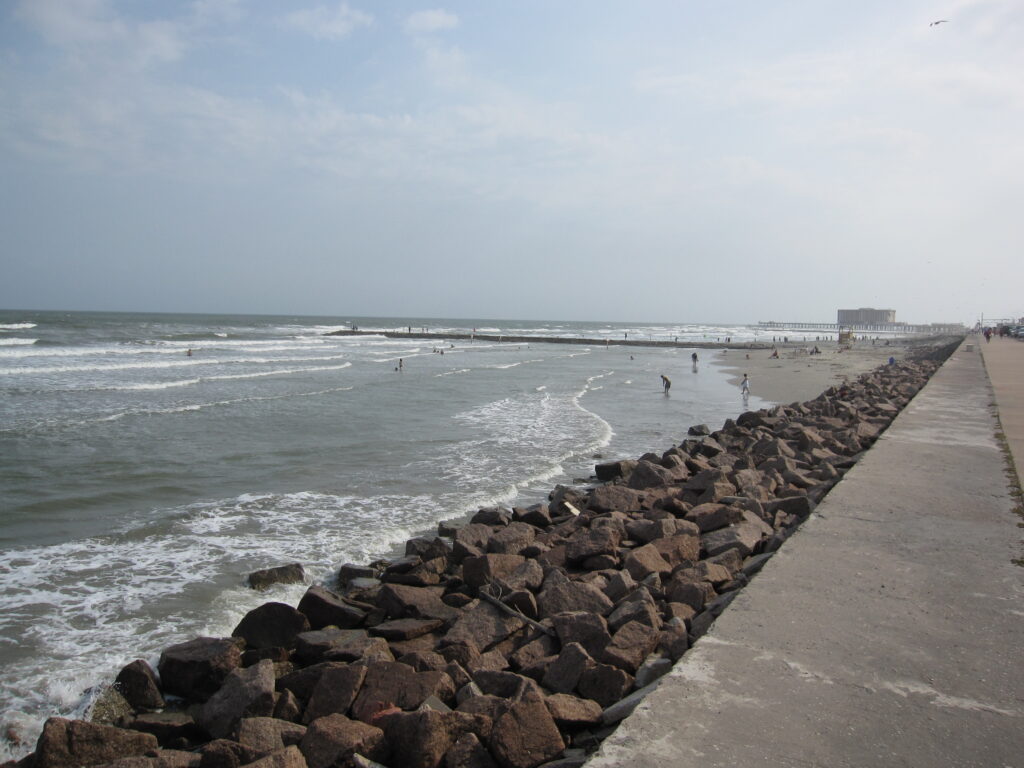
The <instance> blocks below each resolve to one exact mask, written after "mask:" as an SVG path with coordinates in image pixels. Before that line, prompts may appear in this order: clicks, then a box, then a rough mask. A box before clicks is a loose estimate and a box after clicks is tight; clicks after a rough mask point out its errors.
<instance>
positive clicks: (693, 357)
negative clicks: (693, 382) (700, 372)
mask: <svg viewBox="0 0 1024 768" xmlns="http://www.w3.org/2000/svg"><path fill="white" fill-rule="evenodd" d="M690 362H692V363H693V372H694V373H696V372H697V353H696V352H694V353H693V354H692V355H690Z"/></svg>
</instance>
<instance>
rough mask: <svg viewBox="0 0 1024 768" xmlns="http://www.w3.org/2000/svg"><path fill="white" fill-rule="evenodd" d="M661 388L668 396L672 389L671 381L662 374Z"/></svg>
mask: <svg viewBox="0 0 1024 768" xmlns="http://www.w3.org/2000/svg"><path fill="white" fill-rule="evenodd" d="M661 386H662V387H664V388H665V394H666V395H667V394H668V391H669V390H670V389H672V381H671V380H670V379H669V377H668V376H666V375H665V374H664V373H663V374H661Z"/></svg>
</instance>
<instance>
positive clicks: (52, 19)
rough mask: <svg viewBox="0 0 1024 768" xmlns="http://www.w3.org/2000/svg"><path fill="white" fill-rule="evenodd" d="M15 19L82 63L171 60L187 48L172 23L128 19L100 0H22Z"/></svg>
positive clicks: (139, 63) (134, 63) (133, 63)
mask: <svg viewBox="0 0 1024 768" xmlns="http://www.w3.org/2000/svg"><path fill="white" fill-rule="evenodd" d="M17 15H18V17H19V18H20V19H21V20H22V21H24V22H25V23H26V24H27V25H28V26H29V27H31V28H32V29H34V30H35V31H36V33H38V34H39V35H40V36H41V37H42V38H43V39H44V40H46V41H47V42H48V43H49V44H50V45H52V46H54V47H56V48H59V49H61V50H62V51H63V52H64V53H65V54H66V55H68V56H69V57H71V58H72V59H73V60H77V61H78V62H79V63H80V64H83V65H85V66H89V65H95V64H98V63H100V62H103V61H107V60H110V59H113V58H118V59H120V60H121V61H122V62H125V63H127V64H128V65H129V66H132V67H145V66H148V65H150V64H153V63H166V62H172V61H177V60H178V59H180V58H181V57H182V55H183V54H184V52H185V49H186V48H187V44H186V39H185V32H186V30H185V28H184V26H183V25H181V24H179V23H177V22H174V21H146V22H135V21H129V20H126V19H124V18H122V17H119V16H117V15H116V14H115V13H114V11H113V9H112V8H111V6H110V3H108V2H106V0H70V2H61V1H60V0H26V1H25V2H22V3H21V5H19V6H18V9H17Z"/></svg>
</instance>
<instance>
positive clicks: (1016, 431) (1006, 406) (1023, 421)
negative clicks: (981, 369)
mask: <svg viewBox="0 0 1024 768" xmlns="http://www.w3.org/2000/svg"><path fill="white" fill-rule="evenodd" d="M976 338H977V342H976V343H977V345H978V347H980V349H981V352H982V356H983V357H984V358H985V368H986V369H987V370H988V378H989V380H990V381H991V382H992V389H993V390H995V395H996V406H997V408H998V409H999V421H1000V423H1001V424H1002V427H1003V433H1004V434H1005V435H1006V439H1007V442H1008V443H1009V444H1010V451H1011V452H1012V453H1013V461H1014V464H1015V465H1016V467H1017V477H1018V478H1024V471H1022V470H1024V341H1017V340H1016V339H1000V338H998V337H997V338H993V339H992V341H990V342H988V343H986V342H985V339H984V337H982V336H978V337H976ZM968 343H972V342H968Z"/></svg>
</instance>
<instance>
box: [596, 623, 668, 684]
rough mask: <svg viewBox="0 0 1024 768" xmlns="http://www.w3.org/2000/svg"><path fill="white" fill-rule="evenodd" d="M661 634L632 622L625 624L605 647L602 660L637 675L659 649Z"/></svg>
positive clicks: (601, 656)
mask: <svg viewBox="0 0 1024 768" xmlns="http://www.w3.org/2000/svg"><path fill="white" fill-rule="evenodd" d="M658 639H659V633H658V630H656V629H654V627H651V626H648V625H647V624H641V623H640V622H639V621H630V622H627V623H626V624H623V625H622V627H621V628H620V629H619V631H618V632H616V633H615V634H614V635H613V636H612V641H611V643H609V644H608V645H606V646H605V648H604V650H603V651H602V652H601V654H600V659H601V661H603V662H606V663H608V664H613V665H615V666H616V667H619V669H624V670H626V671H627V672H629V673H630V674H635V673H636V671H637V669H639V668H640V665H641V664H643V663H644V660H645V659H646V658H647V657H648V656H649V655H650V654H651V653H652V652H653V651H654V649H655V648H657V647H658Z"/></svg>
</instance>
